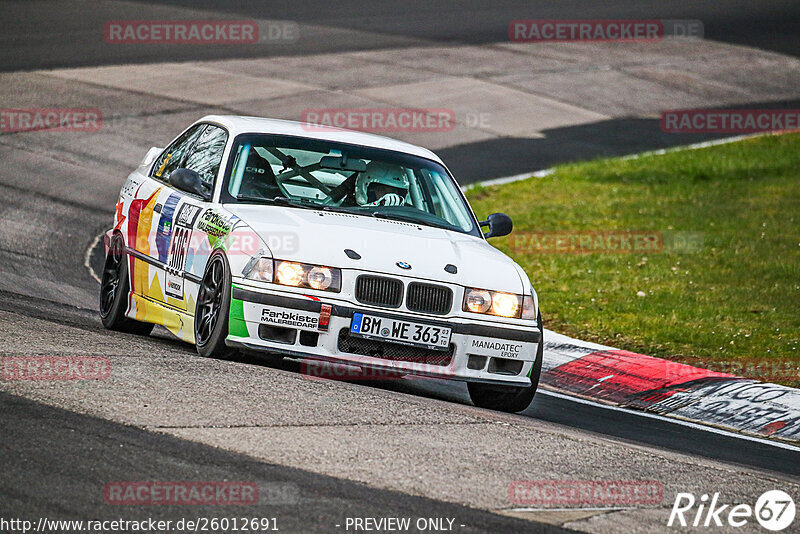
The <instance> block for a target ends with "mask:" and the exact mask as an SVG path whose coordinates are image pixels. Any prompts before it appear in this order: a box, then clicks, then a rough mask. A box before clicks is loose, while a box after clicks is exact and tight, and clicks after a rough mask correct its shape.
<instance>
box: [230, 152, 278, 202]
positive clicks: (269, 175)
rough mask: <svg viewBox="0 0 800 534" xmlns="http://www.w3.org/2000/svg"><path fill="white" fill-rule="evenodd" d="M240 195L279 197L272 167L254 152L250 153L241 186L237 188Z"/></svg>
mask: <svg viewBox="0 0 800 534" xmlns="http://www.w3.org/2000/svg"><path fill="white" fill-rule="evenodd" d="M239 193H240V194H242V195H248V196H254V197H264V198H274V197H276V196H281V195H282V193H281V190H280V189H279V188H278V182H277V181H276V180H275V173H274V172H272V165H270V164H269V161H267V160H266V159H264V158H262V157H261V156H260V155H259V154H258V152H256V151H255V150H253V151H251V152H250V156H249V157H248V158H247V166H246V167H245V169H244V174H243V175H242V185H241V187H240V188H239Z"/></svg>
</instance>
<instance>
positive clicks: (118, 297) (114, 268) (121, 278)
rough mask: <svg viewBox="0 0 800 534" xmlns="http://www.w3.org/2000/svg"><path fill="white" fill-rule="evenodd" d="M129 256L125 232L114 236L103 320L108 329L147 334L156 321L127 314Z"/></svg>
mask: <svg viewBox="0 0 800 534" xmlns="http://www.w3.org/2000/svg"><path fill="white" fill-rule="evenodd" d="M127 260H128V256H127V254H125V242H124V241H123V240H122V236H120V235H119V234H115V235H114V236H113V237H112V238H111V242H110V244H109V246H108V253H107V254H106V261H105V264H104V265H103V278H102V279H101V281H100V320H101V321H102V323H103V326H104V327H106V328H107V329H108V330H116V331H117V332H126V333H128V334H138V335H143V336H146V335H148V334H149V333H150V332H152V331H153V327H154V326H155V325H154V324H152V323H143V322H140V321H135V320H133V319H129V318H127V317H125V312H126V311H127V309H128V294H129V293H130V291H131V290H130V282H129V281H128V261H127Z"/></svg>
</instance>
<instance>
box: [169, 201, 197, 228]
mask: <svg viewBox="0 0 800 534" xmlns="http://www.w3.org/2000/svg"><path fill="white" fill-rule="evenodd" d="M199 213H200V206H195V205H194V204H189V203H184V204H183V205H182V206H181V207H180V209H179V210H178V216H177V217H175V224H177V225H178V226H182V227H183V228H191V227H193V226H194V221H195V220H197V215H198V214H199Z"/></svg>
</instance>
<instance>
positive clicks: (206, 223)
mask: <svg viewBox="0 0 800 534" xmlns="http://www.w3.org/2000/svg"><path fill="white" fill-rule="evenodd" d="M231 227H232V225H231V222H230V220H229V219H227V218H226V217H224V216H222V215H220V214H219V213H217V212H216V211H214V210H206V211H205V212H203V215H201V216H200V220H199V221H198V223H197V229H198V230H200V231H202V232H205V233H206V234H208V235H209V236H211V237H224V236H226V235H228V234H229V233H230V232H231Z"/></svg>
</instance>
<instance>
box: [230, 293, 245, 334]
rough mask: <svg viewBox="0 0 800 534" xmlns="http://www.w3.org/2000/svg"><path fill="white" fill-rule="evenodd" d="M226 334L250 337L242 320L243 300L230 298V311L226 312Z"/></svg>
mask: <svg viewBox="0 0 800 534" xmlns="http://www.w3.org/2000/svg"><path fill="white" fill-rule="evenodd" d="M228 335H229V336H236V337H250V332H248V331H247V323H245V322H244V301H241V300H239V299H231V311H230V313H229V314H228Z"/></svg>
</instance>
